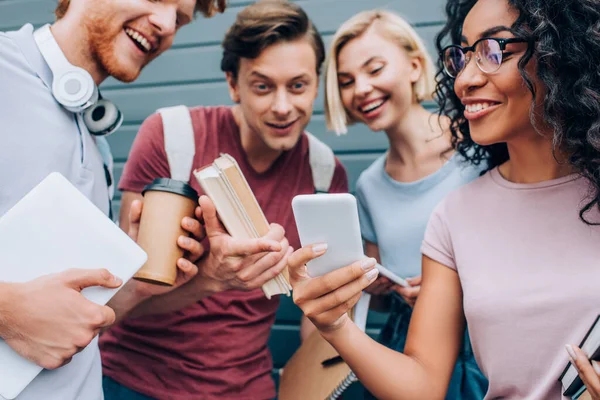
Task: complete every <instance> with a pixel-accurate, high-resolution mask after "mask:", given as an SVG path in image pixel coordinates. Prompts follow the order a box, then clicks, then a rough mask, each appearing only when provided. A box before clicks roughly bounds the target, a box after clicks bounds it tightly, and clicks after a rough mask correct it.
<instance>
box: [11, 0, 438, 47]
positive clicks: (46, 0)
mask: <svg viewBox="0 0 600 400" xmlns="http://www.w3.org/2000/svg"><path fill="white" fill-rule="evenodd" d="M228 3H229V7H228V9H227V10H226V11H225V13H223V14H217V15H216V16H214V17H212V18H209V19H204V18H203V17H201V16H199V17H198V19H197V20H196V21H195V22H193V23H192V24H189V25H187V26H185V27H183V28H182V29H181V31H180V32H179V34H178V36H177V38H176V40H175V45H189V44H190V43H196V42H198V41H199V40H201V41H203V42H209V43H214V42H220V41H221V40H222V38H223V35H224V34H225V31H226V30H227V28H228V27H229V26H230V25H231V24H232V23H233V22H234V21H235V17H236V15H237V13H238V12H239V11H240V10H241V9H242V7H244V6H246V5H247V4H250V3H251V2H250V1H242V0H229V1H228ZM296 3H298V4H299V5H301V6H302V7H303V8H304V10H305V11H306V12H307V14H308V15H309V17H310V18H311V19H312V20H313V22H314V23H315V25H316V26H317V28H318V29H319V30H320V31H322V32H333V31H335V29H336V28H337V27H338V26H339V25H340V24H341V23H342V22H344V21H345V20H346V19H348V18H350V17H351V16H352V15H354V14H356V13H357V12H359V11H362V10H365V9H373V8H382V9H389V10H393V11H396V12H398V13H400V14H401V15H402V16H404V17H405V18H406V19H407V20H409V21H410V22H411V23H413V24H423V23H431V22H439V21H442V20H443V19H444V13H443V8H442V7H441V5H439V4H435V6H434V4H432V5H431V6H430V7H423V4H422V3H421V2H418V1H390V0H369V2H368V3H367V2H365V1H364V0H308V1H296ZM436 3H437V2H436ZM56 4H57V2H56V0H3V1H0V7H2V12H1V13H0V30H6V29H12V28H15V27H18V26H20V25H22V24H23V23H25V22H31V23H33V24H35V25H40V24H43V23H46V22H52V21H54V9H55V8H56Z"/></svg>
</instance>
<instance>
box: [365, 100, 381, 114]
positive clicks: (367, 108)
mask: <svg viewBox="0 0 600 400" xmlns="http://www.w3.org/2000/svg"><path fill="white" fill-rule="evenodd" d="M384 102H385V100H383V99H381V100H378V101H376V102H374V103H371V104H369V105H368V106H367V107H366V108H361V111H362V112H364V113H368V112H369V111H373V110H374V109H376V108H377V107H379V106H380V105H382V104H383V103H384Z"/></svg>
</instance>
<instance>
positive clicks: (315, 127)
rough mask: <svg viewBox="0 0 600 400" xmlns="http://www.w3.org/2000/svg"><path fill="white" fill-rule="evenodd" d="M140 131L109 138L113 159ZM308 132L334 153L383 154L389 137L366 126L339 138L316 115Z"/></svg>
mask: <svg viewBox="0 0 600 400" xmlns="http://www.w3.org/2000/svg"><path fill="white" fill-rule="evenodd" d="M138 130H139V125H126V126H123V127H122V128H120V129H119V131H118V132H115V133H114V134H113V135H111V136H109V137H108V141H109V143H110V146H111V149H112V153H113V157H114V158H115V160H117V161H124V160H125V159H126V158H127V157H128V156H129V150H130V148H131V145H132V143H133V140H134V139H135V135H136V134H137V132H138ZM307 130H308V131H309V132H311V133H312V134H314V135H315V136H316V137H318V138H319V139H321V140H322V141H324V142H325V143H326V144H327V145H329V146H330V147H331V148H332V149H333V151H334V152H336V153H339V152H351V151H359V152H365V151H371V152H381V151H384V150H386V149H387V147H388V141H387V136H386V135H385V133H383V132H372V131H371V130H370V129H369V128H368V127H367V126H366V125H364V124H355V125H351V126H350V127H349V128H348V133H347V134H346V135H340V136H337V135H336V134H335V133H334V132H331V131H328V130H327V129H326V127H325V116H324V115H315V116H314V117H313V118H312V119H311V122H310V123H309V125H308V127H307Z"/></svg>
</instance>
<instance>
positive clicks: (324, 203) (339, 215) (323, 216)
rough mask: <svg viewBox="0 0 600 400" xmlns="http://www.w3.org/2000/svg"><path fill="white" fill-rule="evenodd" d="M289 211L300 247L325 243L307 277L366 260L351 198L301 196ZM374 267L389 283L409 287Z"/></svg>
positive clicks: (379, 266)
mask: <svg viewBox="0 0 600 400" xmlns="http://www.w3.org/2000/svg"><path fill="white" fill-rule="evenodd" d="M292 210H293V212H294V218H295V220H296V226H297V228H298V235H299V236H300V243H301V244H302V246H307V245H310V244H315V243H323V242H324V243H327V252H326V253H325V254H323V255H322V256H321V257H318V258H316V259H314V260H312V261H310V262H309V263H308V264H306V267H307V269H308V273H309V275H310V276H312V277H316V276H321V275H324V274H326V273H328V272H331V271H333V270H335V269H337V268H341V267H345V266H346V265H350V264H352V263H353V262H356V261H359V260H362V259H363V258H366V256H365V255H364V250H363V242H362V237H361V235H360V223H359V221H358V206H357V204H356V198H355V197H354V196H353V195H351V194H349V193H327V194H301V195H298V196H296V197H294V199H293V200H292ZM376 268H377V269H378V270H379V272H380V273H381V275H383V276H385V277H387V278H388V279H390V280H391V281H392V282H395V283H397V284H398V285H401V286H405V287H408V286H410V285H409V284H408V282H406V280H404V279H402V278H401V277H399V276H398V275H396V274H394V273H393V272H392V271H390V270H388V269H387V268H384V267H383V266H381V265H379V264H377V266H376Z"/></svg>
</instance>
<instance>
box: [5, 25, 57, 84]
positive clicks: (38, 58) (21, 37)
mask: <svg viewBox="0 0 600 400" xmlns="http://www.w3.org/2000/svg"><path fill="white" fill-rule="evenodd" d="M12 38H13V40H14V41H15V42H16V43H17V45H18V46H19V47H20V49H21V51H22V52H23V55H24V56H25V58H26V59H27V62H28V63H29V65H30V66H31V68H32V69H33V70H34V71H35V73H36V74H37V75H38V76H39V77H40V79H41V80H42V81H43V82H44V84H45V85H46V86H47V87H48V89H50V90H52V70H51V69H50V66H48V63H47V62H46V60H45V59H44V57H43V56H42V53H41V52H40V50H39V49H38V47H37V44H36V43H35V39H34V38H33V25H31V24H25V25H23V27H22V28H21V29H19V30H18V31H14V32H12Z"/></svg>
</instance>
